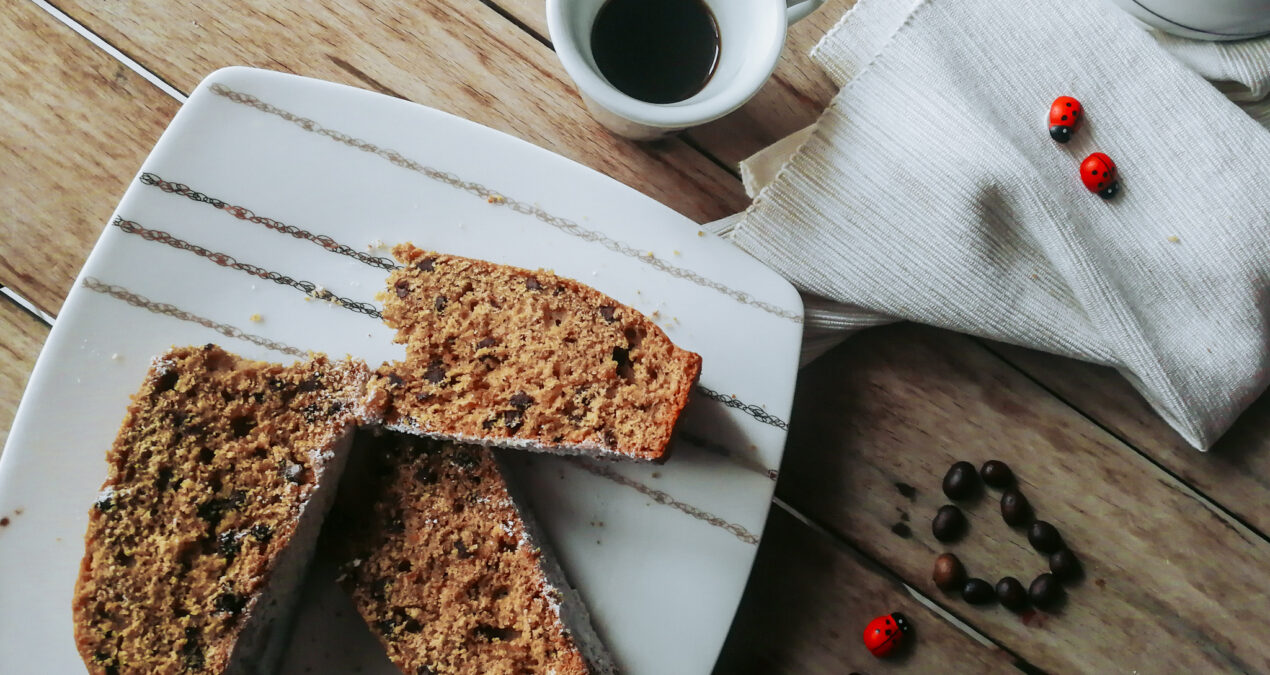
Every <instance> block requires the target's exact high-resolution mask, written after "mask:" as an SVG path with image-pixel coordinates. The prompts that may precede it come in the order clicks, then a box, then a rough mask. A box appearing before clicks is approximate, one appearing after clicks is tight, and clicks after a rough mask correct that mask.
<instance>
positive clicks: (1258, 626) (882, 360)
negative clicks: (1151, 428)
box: [777, 325, 1270, 673]
mask: <svg viewBox="0 0 1270 675" xmlns="http://www.w3.org/2000/svg"><path fill="white" fill-rule="evenodd" d="M790 430H791V435H790V440H789V443H788V451H787V454H786V456H785V461H784V464H783V466H782V471H781V481H780V483H779V484H778V486H777V492H778V494H779V495H780V496H781V497H782V498H783V499H785V500H786V501H787V502H789V503H790V504H791V505H792V506H793V507H795V508H797V509H799V510H800V511H802V512H803V513H806V514H807V515H808V516H810V517H812V518H813V519H816V520H817V521H818V522H822V523H824V524H825V525H826V527H828V528H829V529H830V530H832V531H834V532H836V533H837V534H839V535H840V536H842V537H843V538H845V539H846V540H847V541H849V542H851V543H852V544H853V545H855V546H857V547H859V548H860V549H861V550H862V551H864V552H865V553H866V554H867V555H868V556H870V557H871V558H873V559H875V560H878V561H879V562H881V563H882V564H885V565H886V566H888V567H889V568H891V569H892V570H894V571H895V572H897V573H898V574H900V575H901V576H902V577H903V578H904V579H906V580H907V581H908V582H909V583H910V584H912V585H914V586H915V587H917V588H919V589H921V590H923V591H924V592H927V593H929V594H931V595H932V596H939V595H940V594H939V592H938V591H937V590H936V589H935V588H934V585H933V583H932V582H931V580H930V574H931V565H932V562H933V560H934V558H935V556H936V555H938V554H939V553H941V552H942V551H944V550H951V551H953V552H955V553H956V554H957V555H959V556H961V558H962V560H963V561H964V562H965V563H966V566H967V567H968V568H969V570H970V571H971V573H972V575H974V576H982V577H984V578H985V579H990V580H991V581H992V582H994V583H995V581H996V580H997V579H999V578H1000V577H1003V576H1006V575H1011V576H1016V577H1018V578H1020V579H1021V580H1024V583H1025V584H1026V583H1028V582H1029V581H1030V580H1031V579H1032V578H1033V577H1034V576H1035V575H1037V574H1039V573H1040V572H1042V571H1044V569H1045V563H1044V561H1043V559H1042V558H1041V556H1040V555H1039V554H1037V553H1036V552H1034V551H1033V550H1031V548H1030V547H1029V545H1028V543H1027V541H1026V538H1025V536H1024V535H1023V534H1022V533H1020V532H1018V531H1014V530H1011V529H1010V528H1008V527H1006V526H1005V524H1004V523H1003V522H1002V520H1001V517H1000V512H999V506H998V504H997V495H996V494H992V495H991V496H990V497H989V498H986V499H984V500H983V501H982V502H980V503H977V504H974V505H973V506H971V507H969V508H968V509H967V516H968V517H969V519H970V523H971V528H970V534H969V536H967V537H966V538H965V540H964V541H961V542H957V543H954V544H951V545H947V546H946V545H943V544H940V543H939V542H937V541H936V540H935V539H934V537H933V536H932V534H931V532H930V525H929V524H930V519H931V518H932V517H933V515H934V513H935V511H936V509H937V508H938V507H939V506H940V505H942V504H944V503H946V502H947V499H946V498H945V497H944V495H943V494H942V492H941V491H940V482H941V480H942V477H943V474H944V472H945V471H946V470H947V468H948V467H949V466H950V465H951V464H952V463H953V462H954V461H957V460H962V459H965V460H968V461H970V462H972V463H974V464H975V465H976V466H978V465H980V464H981V463H982V462H984V461H985V460H988V459H994V458H995V459H1000V460H1003V461H1005V462H1007V463H1009V464H1010V465H1011V466H1012V467H1013V468H1014V470H1015V472H1016V473H1017V474H1018V475H1019V476H1020V477H1021V479H1022V485H1023V491H1024V493H1025V494H1026V495H1027V497H1028V498H1029V499H1030V500H1031V502H1032V504H1033V505H1034V506H1035V507H1036V510H1037V513H1038V515H1039V517H1041V518H1042V519H1044V520H1047V521H1049V522H1051V523H1053V524H1055V525H1056V526H1057V527H1058V529H1059V530H1060V531H1061V532H1062V534H1063V535H1064V538H1065V539H1066V541H1067V542H1068V544H1069V545H1070V546H1071V547H1072V549H1073V550H1074V551H1075V552H1076V553H1077V554H1078V555H1079V556H1080V558H1081V559H1082V561H1083V562H1084V565H1085V570H1086V577H1085V579H1084V581H1083V582H1081V583H1080V584H1079V585H1077V586H1075V587H1074V588H1073V589H1072V591H1071V594H1070V597H1069V601H1068V602H1067V603H1066V605H1065V606H1064V607H1063V608H1062V609H1061V611H1059V612H1057V613H1056V614H1054V615H1050V616H1039V617H1033V620H1032V621H1029V622H1024V621H1021V620H1020V619H1019V618H1018V617H1017V616H1015V615H1013V614H1010V613H1009V612H1007V611H1006V610H1004V609H1002V608H999V607H993V608H990V609H979V608H974V607H971V606H970V605H967V604H965V603H963V602H962V601H960V600H959V599H956V598H947V600H946V606H947V607H948V609H950V610H951V611H952V612H954V613H955V614H956V615H958V616H960V617H962V618H964V619H966V620H967V621H968V622H969V623H971V624H972V625H974V626H976V627H977V628H979V629H981V630H983V631H984V632H985V633H986V634H988V635H989V636H990V637H992V638H993V639H994V640H996V641H997V642H998V643H1000V644H1001V645H1003V646H1005V647H1006V648H1009V649H1010V650H1011V651H1013V652H1015V653H1017V654H1019V655H1020V656H1022V657H1023V658H1025V659H1027V660H1028V661H1029V662H1030V663H1032V664H1034V665H1036V666H1038V667H1040V668H1043V669H1046V670H1051V671H1054V672H1131V671H1133V670H1137V671H1138V672H1190V673H1199V672H1204V673H1208V672H1245V671H1247V672H1264V671H1267V670H1270V646H1268V645H1267V643H1266V641H1265V639H1264V636H1265V634H1266V632H1265V623H1266V613H1267V598H1270V576H1268V575H1267V574H1266V571H1267V570H1270V544H1268V543H1267V542H1266V540H1265V539H1263V538H1261V537H1260V536H1258V535H1257V534H1256V533H1254V532H1252V531H1251V530H1249V529H1248V528H1247V527H1245V526H1244V525H1242V524H1240V523H1238V522H1237V521H1235V520H1234V519H1232V518H1230V517H1228V516H1226V515H1225V514H1224V513H1222V512H1220V511H1218V510H1216V509H1214V508H1213V507H1212V505H1211V504H1209V503H1207V502H1206V501H1204V500H1202V499H1200V498H1199V497H1198V495H1197V494H1196V493H1195V492H1194V491H1193V490H1191V489H1190V488H1189V487H1187V486H1186V485H1184V484H1183V483H1181V482H1179V481H1178V480H1176V479H1174V478H1173V477H1171V476H1170V475H1168V474H1167V473H1165V472H1164V471H1162V470H1160V469H1159V468H1157V467H1156V466H1154V465H1153V464H1152V463H1150V462H1149V461H1147V460H1146V459H1144V458H1143V457H1142V456H1141V455H1139V454H1138V453H1137V452H1135V451H1133V450H1132V449H1131V448H1128V447H1127V446H1125V445H1124V444H1122V443H1121V442H1119V441H1118V440H1116V439H1115V438H1114V437H1112V436H1111V435H1109V434H1107V433H1106V432H1105V431H1104V430H1102V429H1101V428H1099V427H1098V426H1096V425H1094V424H1093V423H1091V422H1090V421H1089V420H1088V419H1086V418H1085V417H1083V416H1081V415H1080V414H1079V413H1077V412H1076V411H1074V410H1072V409H1071V408H1069V407H1067V406H1066V405H1065V404H1063V403H1062V402H1061V401H1059V400H1058V399H1056V398H1054V397H1053V396H1052V395H1050V394H1049V393H1047V392H1046V391H1044V390H1043V389H1042V388H1040V387H1039V386H1037V385H1036V384H1035V383H1033V382H1032V381H1031V380H1029V379H1028V378H1026V377H1025V376H1024V375H1022V374H1021V373H1019V372H1018V371H1017V370H1014V369H1013V368H1011V367H1009V366H1008V365H1007V364H1005V363H1004V362H1002V361H1001V360H1000V359H998V358H997V357H996V356H994V355H992V354H991V353H990V352H988V351H987V350H986V349H984V348H982V347H980V346H979V345H978V344H977V343H975V342H974V341H972V340H970V339H969V338H965V337H961V336H956V335H953V334H950V333H946V332H942V331H937V330H934V329H929V328H921V327H916V326H912V325H901V326H894V327H887V328H882V329H874V330H872V331H868V332H866V333H864V334H862V335H860V336H859V337H856V338H853V339H852V340H851V341H850V342H848V343H847V344H846V345H845V346H844V347H841V348H839V349H836V350H834V351H833V352H831V353H830V354H829V355H827V356H826V357H824V358H823V359H822V360H821V361H818V362H816V363H815V364H813V365H812V366H810V367H808V368H807V369H805V370H804V372H803V377H802V378H801V380H800V383H799V389H798V398H797V402H796V404H795V416H794V419H793V421H792V423H791V425H790ZM909 486H911V487H912V488H914V490H915V491H913V490H910V489H909ZM905 515H908V516H909V517H910V519H911V521H910V523H909V524H910V525H911V529H910V530H909V531H905V530H903V529H902V528H897V527H896V525H898V524H900V523H901V522H903V521H902V519H903V517H904V516H905ZM893 528H895V529H893Z"/></svg>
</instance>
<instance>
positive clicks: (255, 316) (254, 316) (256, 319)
mask: <svg viewBox="0 0 1270 675" xmlns="http://www.w3.org/2000/svg"><path fill="white" fill-rule="evenodd" d="M248 318H249V319H251V322H252V323H260V322H261V321H264V320H265V319H264V317H262V316H260V313H259V312H257V313H255V314H252V315H251V316H250V317H248Z"/></svg>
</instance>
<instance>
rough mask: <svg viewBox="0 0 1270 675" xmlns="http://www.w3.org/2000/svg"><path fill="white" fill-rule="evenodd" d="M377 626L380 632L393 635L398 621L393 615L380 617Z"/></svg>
mask: <svg viewBox="0 0 1270 675" xmlns="http://www.w3.org/2000/svg"><path fill="white" fill-rule="evenodd" d="M375 627H376V628H378V629H379V632H381V633H383V634H384V635H392V633H393V631H394V630H396V628H397V621H396V620H395V619H393V618H392V617H389V618H387V619H380V620H379V621H376V622H375Z"/></svg>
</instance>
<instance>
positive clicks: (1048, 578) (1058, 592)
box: [1027, 572, 1063, 609]
mask: <svg viewBox="0 0 1270 675" xmlns="http://www.w3.org/2000/svg"><path fill="white" fill-rule="evenodd" d="M1027 595H1028V598H1030V599H1031V600H1032V604H1033V605H1036V606H1037V607H1038V608H1040V609H1052V608H1053V607H1055V606H1057V605H1058V603H1059V602H1060V601H1061V600H1062V599H1063V585H1062V584H1060V583H1058V579H1057V578H1055V576H1054V575H1053V574H1050V573H1049V572H1046V573H1045V574H1042V575H1040V576H1038V577H1037V578H1036V579H1034V580H1032V585H1031V586H1028V589H1027Z"/></svg>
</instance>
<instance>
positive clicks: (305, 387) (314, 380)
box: [298, 374, 322, 391]
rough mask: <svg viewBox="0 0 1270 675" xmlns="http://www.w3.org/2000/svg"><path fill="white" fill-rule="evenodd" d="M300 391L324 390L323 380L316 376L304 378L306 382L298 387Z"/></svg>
mask: <svg viewBox="0 0 1270 675" xmlns="http://www.w3.org/2000/svg"><path fill="white" fill-rule="evenodd" d="M298 388H299V390H300V391H317V390H319V389H321V388H322V378H320V377H318V376H317V375H316V374H314V375H310V376H308V377H306V378H304V381H303V382H301V383H300V384H299V385H298Z"/></svg>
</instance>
